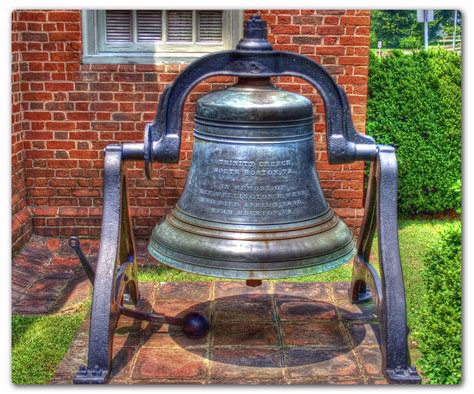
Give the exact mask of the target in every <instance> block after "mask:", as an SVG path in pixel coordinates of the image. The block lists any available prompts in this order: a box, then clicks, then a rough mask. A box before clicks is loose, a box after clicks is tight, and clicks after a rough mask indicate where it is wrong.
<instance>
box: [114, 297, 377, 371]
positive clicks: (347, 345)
mask: <svg viewBox="0 0 474 394" xmlns="http://www.w3.org/2000/svg"><path fill="white" fill-rule="evenodd" d="M273 297H274V298H275V302H273V301H272V296H271V295H269V294H242V295H236V296H229V297H221V298H216V299H215V300H212V301H204V302H196V303H193V302H192V301H177V304H175V305H174V306H175V311H176V312H175V313H174V314H172V316H173V317H179V318H182V317H184V316H185V315H187V314H188V313H190V312H199V313H201V314H203V315H205V316H206V317H207V318H208V319H209V321H210V323H211V329H210V332H209V333H208V335H207V336H206V337H204V338H201V339H191V338H187V337H186V336H185V335H184V333H183V332H182V329H181V327H179V326H172V325H169V326H168V328H167V330H166V329H165V330H163V328H164V325H163V324H157V323H145V322H141V321H137V320H133V322H132V324H131V325H130V326H128V327H122V328H120V329H119V330H122V332H121V334H125V333H128V337H127V339H126V340H125V342H124V343H123V346H122V348H121V349H120V350H119V352H118V353H117V354H116V355H115V357H114V360H113V365H114V368H113V372H112V374H113V376H117V375H118V374H119V372H121V371H122V370H123V369H124V368H125V367H126V366H128V365H129V363H130V361H131V359H132V358H133V356H134V354H135V353H136V352H138V350H139V349H140V347H141V346H143V345H145V346H153V347H158V348H159V347H160V344H161V345H164V346H166V347H170V346H171V347H173V346H174V347H175V348H178V349H179V348H181V349H183V350H185V351H188V352H191V353H194V354H195V355H197V356H199V357H203V358H207V359H210V360H211V359H212V360H213V361H217V362H219V363H223V364H231V365H234V366H255V367H267V368H281V367H282V366H283V365H282V362H281V360H282V358H284V359H285V360H286V361H285V363H286V365H287V366H291V367H296V366H303V365H308V364H317V363H322V362H327V361H329V360H331V359H334V358H337V357H339V356H341V355H343V354H346V353H350V351H351V348H352V347H357V346H359V345H360V344H361V343H362V342H364V341H367V336H368V333H367V330H366V324H369V323H370V320H371V319H370V318H369V317H370V315H371V314H372V312H373V311H372V309H373V308H372V307H371V305H370V303H369V304H366V305H365V306H363V307H362V308H361V309H360V313H359V312H358V308H355V309H351V310H346V309H344V308H341V307H338V308H336V306H335V305H333V304H332V303H330V302H326V301H319V300H317V299H310V298H306V297H302V296H292V295H289V294H275V295H274V296H273ZM141 302H146V301H141ZM180 302H181V303H182V304H184V305H185V304H187V305H188V307H186V308H180V305H179V303H180ZM190 304H192V305H190ZM147 305H148V308H151V307H150V304H149V303H147ZM142 307H143V306H142ZM154 309H155V313H160V312H162V310H160V300H157V301H156V305H155V308H154ZM148 310H150V309H148ZM341 316H342V319H344V320H346V321H350V320H353V321H354V324H351V325H350V326H351V327H354V328H355V329H354V330H352V329H351V330H349V332H350V334H349V335H348V333H347V332H346V329H343V328H342V327H341V324H340V323H341ZM119 333H120V331H119ZM374 333H375V335H376V336H377V338H376V342H375V344H376V343H377V342H378V343H380V338H378V330H374ZM154 336H155V337H154ZM349 337H350V339H349ZM137 340H138V341H139V343H137ZM370 340H372V341H373V338H371V339H369V341H370ZM176 345H177V346H176ZM204 349H211V351H208V352H205V351H204V352H203V350H204ZM170 362H171V361H170Z"/></svg>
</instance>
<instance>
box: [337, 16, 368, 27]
mask: <svg viewBox="0 0 474 394" xmlns="http://www.w3.org/2000/svg"><path fill="white" fill-rule="evenodd" d="M341 24H343V25H351V26H369V25H370V17H369V16H341Z"/></svg>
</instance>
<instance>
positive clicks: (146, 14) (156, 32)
mask: <svg viewBox="0 0 474 394" xmlns="http://www.w3.org/2000/svg"><path fill="white" fill-rule="evenodd" d="M161 18H162V15H161V11H159V10H147V11H144V10H142V11H137V41H138V42H143V41H161V37H162V19H161Z"/></svg>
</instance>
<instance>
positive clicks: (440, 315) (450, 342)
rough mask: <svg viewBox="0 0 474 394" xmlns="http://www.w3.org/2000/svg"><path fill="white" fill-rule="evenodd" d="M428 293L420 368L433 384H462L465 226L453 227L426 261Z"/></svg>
mask: <svg viewBox="0 0 474 394" xmlns="http://www.w3.org/2000/svg"><path fill="white" fill-rule="evenodd" d="M424 262H425V267H424V269H423V271H422V276H423V280H424V283H425V286H426V292H425V295H424V297H423V300H422V307H421V310H420V313H419V318H418V319H419V324H418V325H417V326H418V330H417V331H416V332H415V333H414V335H415V337H416V338H417V339H418V341H419V348H420V350H421V352H422V353H423V357H422V358H421V359H420V360H419V362H418V366H419V367H420V369H421V370H422V371H423V373H424V375H425V377H427V378H428V379H429V382H430V383H433V384H456V383H460V382H461V223H460V222H457V223H455V224H450V225H449V226H448V227H447V228H446V229H445V230H444V232H443V233H442V234H441V237H440V239H439V240H438V241H437V242H435V243H434V244H433V245H432V246H431V248H430V249H429V251H428V253H427V254H426V256H425V259H424Z"/></svg>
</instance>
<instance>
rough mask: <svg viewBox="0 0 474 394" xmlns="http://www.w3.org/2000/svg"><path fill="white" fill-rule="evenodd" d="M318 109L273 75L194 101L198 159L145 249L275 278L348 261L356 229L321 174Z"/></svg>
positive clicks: (204, 267)
mask: <svg viewBox="0 0 474 394" xmlns="http://www.w3.org/2000/svg"><path fill="white" fill-rule="evenodd" d="M313 139H314V138H313V108H312V104H311V102H310V101H309V100H308V99H306V98H305V97H303V96H301V95H298V94H295V93H292V92H288V91H285V90H282V89H279V88H277V87H275V86H274V85H273V84H272V83H271V81H270V78H267V77H245V78H243V77H241V78H240V79H239V80H238V82H237V84H236V85H234V86H231V87H229V88H227V89H225V90H220V91H214V92H211V93H209V94H207V95H205V96H203V97H201V98H200V99H199V100H198V101H197V103H196V114H195V129H194V146H193V156H192V164H191V168H190V171H189V174H188V178H187V182H186V185H185V188H184V191H183V193H182V195H181V198H180V199H179V201H178V203H177V204H176V207H175V208H174V209H173V210H172V212H171V213H170V214H169V215H168V216H167V217H166V218H165V219H164V220H163V221H162V222H161V223H159V224H157V225H156V226H155V228H154V230H153V233H152V236H151V240H150V244H149V246H148V249H149V252H150V253H151V255H152V256H153V257H155V258H156V259H157V260H158V261H160V262H162V263H164V264H166V265H168V266H171V267H175V268H177V269H180V270H183V271H189V272H194V273H197V274H202V275H210V276H216V277H222V278H238V279H272V278H288V277H294V276H303V275H309V274H314V273H318V272H322V271H327V270H330V269H333V268H336V267H338V266H340V265H342V264H344V263H346V262H347V261H349V260H350V259H351V258H352V257H353V255H354V253H355V248H354V243H353V239H352V233H351V231H350V230H349V228H348V227H347V226H346V224H345V223H344V222H343V221H342V220H341V219H340V218H338V216H337V215H336V214H335V213H334V211H333V210H332V209H331V208H330V207H329V205H328V203H327V202H326V200H325V198H324V195H323V192H322V190H321V186H320V184H319V179H318V175H317V172H316V164H315V157H314V142H313Z"/></svg>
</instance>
